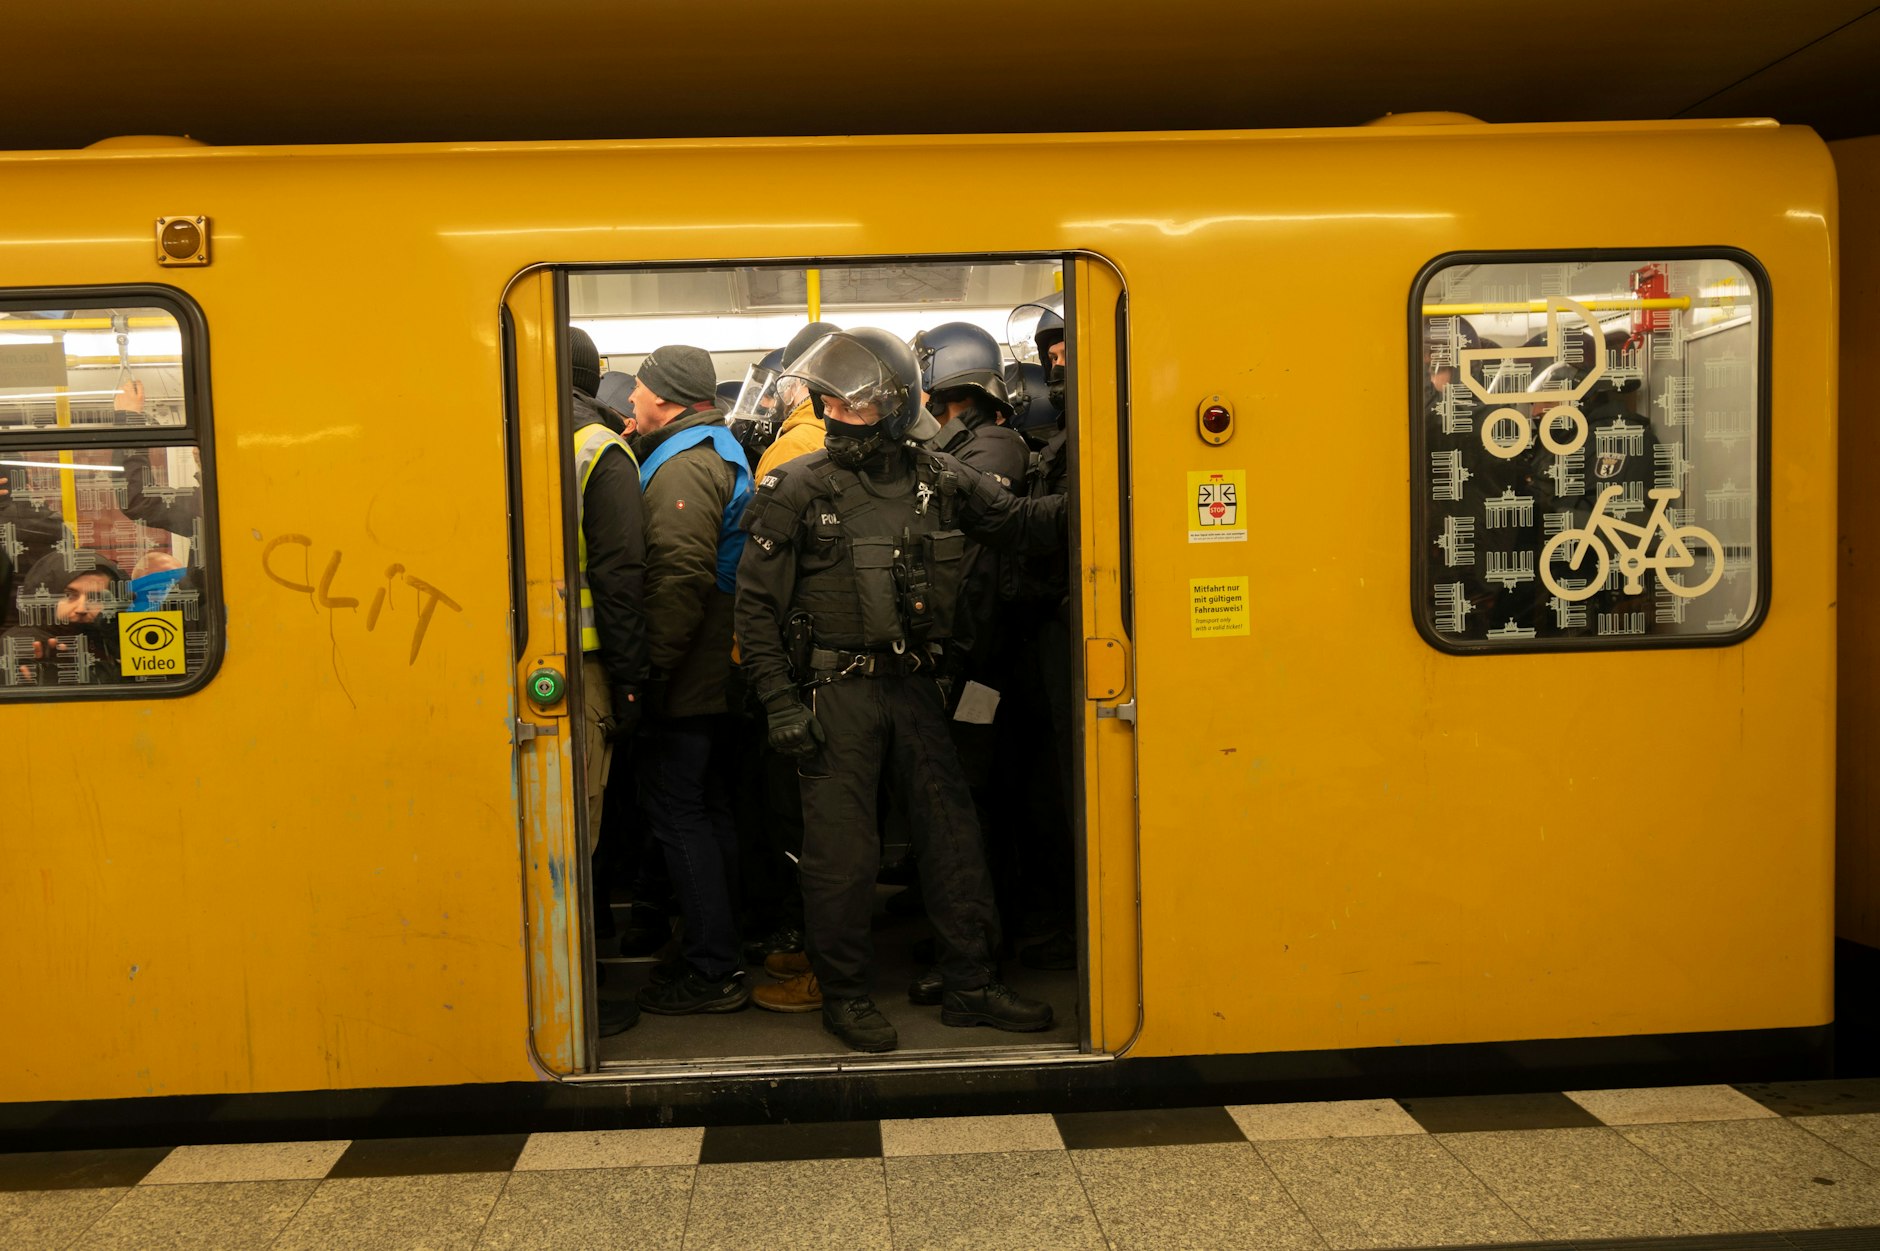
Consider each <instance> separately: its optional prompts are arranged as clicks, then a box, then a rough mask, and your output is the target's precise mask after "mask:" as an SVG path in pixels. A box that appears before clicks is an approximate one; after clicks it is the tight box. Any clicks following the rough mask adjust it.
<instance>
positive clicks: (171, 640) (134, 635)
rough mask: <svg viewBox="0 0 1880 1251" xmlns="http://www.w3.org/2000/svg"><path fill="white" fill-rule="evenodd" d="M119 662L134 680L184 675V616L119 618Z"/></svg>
mask: <svg viewBox="0 0 1880 1251" xmlns="http://www.w3.org/2000/svg"><path fill="white" fill-rule="evenodd" d="M117 622H118V658H119V661H120V663H121V664H122V666H123V670H124V675H125V676H126V677H131V678H151V677H175V676H178V675H180V674H181V673H182V672H183V665H184V660H183V614H182V613H180V612H121V613H119V614H118V619H117Z"/></svg>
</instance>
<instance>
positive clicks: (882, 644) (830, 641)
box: [791, 453, 966, 651]
mask: <svg viewBox="0 0 1880 1251" xmlns="http://www.w3.org/2000/svg"><path fill="white" fill-rule="evenodd" d="M913 461H914V471H913V473H911V474H908V475H906V476H903V477H902V478H900V479H899V481H898V482H894V483H891V484H889V485H887V486H885V487H884V486H883V485H881V484H880V483H874V482H873V481H872V479H871V480H870V482H869V483H864V481H863V480H862V478H861V476H860V475H858V474H856V473H853V472H851V471H850V470H847V469H840V468H838V467H836V466H835V465H834V464H831V463H828V462H826V461H825V462H823V463H822V464H820V465H818V466H817V467H816V468H815V469H814V471H813V472H815V473H816V475H817V476H818V478H819V480H820V485H821V487H822V491H821V493H820V494H819V495H818V498H817V500H816V501H815V503H814V504H812V505H811V511H810V512H808V513H806V514H805V515H804V518H803V530H802V535H801V538H800V539H799V540H798V543H797V565H796V568H797V581H796V594H795V596H794V598H793V599H792V601H791V608H792V610H799V611H803V612H807V613H809V614H810V623H811V624H810V628H811V631H812V635H813V637H814V639H815V641H816V643H817V644H818V645H819V646H823V647H833V648H843V649H846V650H852V651H859V650H864V649H866V650H876V649H883V648H896V647H897V646H900V647H917V648H919V647H926V646H927V645H929V644H932V643H939V642H942V641H943V640H945V639H948V638H950V637H952V633H953V616H954V612H955V610H956V608H957V607H958V604H959V596H960V579H961V575H962V570H963V562H964V559H965V555H966V536H965V535H964V534H962V533H961V532H960V531H959V530H958V529H957V528H956V524H955V523H956V517H955V513H956V511H957V504H958V497H959V493H960V482H959V479H958V476H957V475H956V474H954V473H953V472H951V471H950V470H942V469H941V468H940V466H939V463H938V462H937V461H934V460H933V459H931V458H930V457H927V456H924V455H921V454H919V453H915V455H914V457H913ZM871 484H872V485H873V486H874V490H870V489H869V488H870V485H871ZM878 491H879V492H881V494H876V492H878Z"/></svg>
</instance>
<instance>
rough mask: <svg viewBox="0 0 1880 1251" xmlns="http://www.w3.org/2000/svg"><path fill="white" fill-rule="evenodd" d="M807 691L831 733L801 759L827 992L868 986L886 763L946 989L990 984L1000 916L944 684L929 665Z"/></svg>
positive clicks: (813, 921)
mask: <svg viewBox="0 0 1880 1251" xmlns="http://www.w3.org/2000/svg"><path fill="white" fill-rule="evenodd" d="M812 701H813V702H812V703H811V709H812V711H814V712H815V714H816V719H817V721H819V722H821V724H822V728H823V734H824V737H825V739H826V741H825V742H824V744H823V747H822V750H821V751H819V752H818V753H817V754H816V755H814V756H812V757H810V758H809V759H808V760H806V761H804V762H803V764H802V767H801V770H800V777H801V779H802V788H803V862H802V865H801V869H800V876H801V878H802V882H803V910H804V913H805V916H806V920H807V923H808V924H807V929H808V935H809V957H810V965H811V967H812V968H813V969H815V971H816V977H817V980H818V981H819V982H821V984H822V992H823V994H824V996H826V997H829V998H837V999H848V998H852V997H854V996H856V995H866V994H868V993H869V981H868V974H869V963H870V959H871V957H872V955H873V952H874V945H873V943H872V942H871V941H870V938H869V922H870V916H871V913H872V912H873V904H874V899H875V871H876V868H877V867H878V866H879V864H880V860H881V844H880V836H879V834H878V833H877V829H878V827H877V825H876V821H875V816H876V811H875V801H876V795H877V783H878V782H879V781H880V779H881V778H882V776H883V773H884V770H883V767H882V766H883V764H884V762H885V763H886V765H887V768H886V770H885V773H886V776H887V779H888V785H889V786H890V787H891V788H894V789H895V790H897V791H899V792H900V794H901V797H902V799H903V800H904V801H905V804H906V807H907V811H908V817H909V819H910V822H911V824H912V826H913V830H912V833H913V841H914V854H915V856H916V857H918V859H919V861H920V886H921V895H922V898H923V899H924V900H925V901H926V904H927V917H928V919H929V920H930V921H931V922H932V923H933V928H934V933H935V934H936V935H937V936H938V938H939V940H940V975H941V977H942V978H943V979H944V980H945V983H946V986H947V989H949V990H971V989H973V988H975V987H978V986H983V985H985V983H986V982H987V981H989V980H990V978H991V975H992V952H993V950H994V949H995V948H996V947H997V946H998V943H999V918H998V912H997V910H996V909H995V908H994V907H993V903H992V882H991V879H990V877H989V876H988V875H987V873H986V857H985V849H984V848H983V847H982V846H981V845H980V835H979V821H978V819H977V818H976V817H975V816H974V814H973V796H972V792H971V791H969V790H968V789H967V787H966V780H965V778H964V777H963V776H962V775H961V772H960V762H959V757H958V755H957V753H955V751H954V749H953V740H952V738H951V737H950V736H949V735H948V733H947V722H946V713H945V710H944V709H943V708H942V707H941V701H940V688H939V687H937V686H936V685H934V681H933V679H932V678H930V677H927V676H926V675H924V674H920V675H914V676H895V677H880V678H865V677H848V678H843V679H841V680H839V681H836V682H831V683H829V684H828V685H826V686H819V687H817V688H816V689H815V690H814V691H813V692H812Z"/></svg>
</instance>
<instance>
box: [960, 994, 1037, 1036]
mask: <svg viewBox="0 0 1880 1251" xmlns="http://www.w3.org/2000/svg"><path fill="white" fill-rule="evenodd" d="M1051 1020H1052V1016H1051V1005H1050V1004H1048V1003H1045V1002H1044V1001H1043V1000H1040V999H1027V998H1025V997H1024V996H1023V995H1021V994H1019V993H1017V992H1016V991H1014V990H1013V989H1012V988H1011V987H1010V986H1007V985H1005V984H1004V983H1003V982H987V983H986V984H985V985H984V986H980V987H978V988H976V989H974V990H949V991H946V992H945V993H944V994H942V995H941V996H940V1023H941V1024H942V1025H960V1026H964V1025H990V1026H991V1027H992V1028H993V1029H1003V1030H1011V1031H1012V1032H1013V1033H1015V1034H1030V1033H1035V1032H1036V1031H1038V1030H1041V1029H1050V1028H1051Z"/></svg>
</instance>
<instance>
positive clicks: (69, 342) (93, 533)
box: [0, 287, 220, 700]
mask: <svg viewBox="0 0 1880 1251" xmlns="http://www.w3.org/2000/svg"><path fill="white" fill-rule="evenodd" d="M204 341H205V336H204V330H203V325H202V320H201V315H200V313H199V312H198V311H197V309H196V307H195V306H194V305H193V304H192V303H190V302H188V301H187V300H186V299H185V298H184V297H182V296H181V295H180V294H179V293H177V292H175V291H173V290H170V289H168V288H152V287H135V288H118V289H111V290H103V289H97V288H91V289H86V290H83V291H71V290H66V291H11V292H6V291H0V700H18V699H58V698H108V697H120V698H148V697H150V696H153V695H173V694H180V693H182V692H185V691H188V690H193V689H195V688H196V687H198V686H200V685H201V684H202V683H203V682H204V681H206V680H207V679H208V678H209V676H210V675H211V673H212V672H213V670H214V668H215V665H216V662H217V660H218V658H219V654H220V625H219V616H220V612H219V609H218V607H217V604H218V590H219V587H218V584H217V582H216V579H215V570H216V561H215V552H214V548H213V544H214V526H213V514H212V510H211V509H210V508H209V507H208V503H209V500H210V498H211V496H210V490H211V481H210V462H209V458H208V456H207V455H206V452H207V449H208V446H209V443H208V412H207V401H206V387H205V386H204V380H205V379H206V376H207V367H206V361H205V360H204V357H203V351H204Z"/></svg>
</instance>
